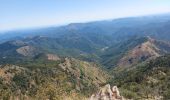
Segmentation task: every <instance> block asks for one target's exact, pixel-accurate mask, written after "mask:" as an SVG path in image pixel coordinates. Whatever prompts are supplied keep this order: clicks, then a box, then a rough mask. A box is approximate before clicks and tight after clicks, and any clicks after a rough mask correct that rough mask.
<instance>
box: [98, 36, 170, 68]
mask: <svg viewBox="0 0 170 100" xmlns="http://www.w3.org/2000/svg"><path fill="white" fill-rule="evenodd" d="M105 52H106V53H104V54H103V55H102V56H101V57H102V58H103V59H104V60H103V61H104V62H103V64H104V65H106V66H108V67H109V66H110V67H114V66H118V67H128V66H133V65H135V64H138V63H141V62H144V61H149V60H151V59H155V58H157V57H159V56H161V55H165V54H167V53H169V52H170V43H169V42H166V41H160V40H156V39H153V38H150V37H143V38H141V37H137V38H133V39H129V40H128V41H125V42H122V43H119V44H118V45H115V46H113V47H109V48H108V49H107V50H106V51H105Z"/></svg>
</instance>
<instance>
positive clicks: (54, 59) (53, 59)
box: [46, 54, 60, 61]
mask: <svg viewBox="0 0 170 100" xmlns="http://www.w3.org/2000/svg"><path fill="white" fill-rule="evenodd" d="M46 56H47V59H48V60H52V61H58V60H60V58H59V57H58V56H57V55H54V54H46Z"/></svg>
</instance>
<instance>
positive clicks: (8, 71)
mask: <svg viewBox="0 0 170 100" xmlns="http://www.w3.org/2000/svg"><path fill="white" fill-rule="evenodd" d="M169 53H170V14H162V15H153V16H143V17H130V18H121V19H114V20H107V21H96V22H89V23H72V24H68V25H66V26H60V27H49V28H42V29H34V30H31V29H30V30H22V31H9V32H4V33H1V34H0V89H1V91H0V98H1V99H7V100H13V99H20V100H23V99H24V100H25V99H28V100H30V99H33V100H34V99H40V100H41V99H51V100H55V99H56V100H58V99H59V100H63V99H67V100H68V99H71V100H72V99H73V100H80V99H88V98H89V97H90V96H91V95H92V94H93V93H95V92H96V91H97V90H100V86H103V85H105V84H108V83H109V84H111V85H116V86H118V88H120V92H121V95H122V96H123V97H125V98H127V99H135V100H136V99H154V98H163V99H165V100H167V99H170V95H169V93H170V92H169V84H170V83H169V82H170V81H169V76H168V75H169V70H170V69H169V60H170V58H169V55H168V54H169ZM157 85H158V86H157ZM151 90H152V91H155V92H153V93H152V92H151ZM159 90H160V91H159ZM59 91H60V92H59ZM65 97H67V98H65Z"/></svg>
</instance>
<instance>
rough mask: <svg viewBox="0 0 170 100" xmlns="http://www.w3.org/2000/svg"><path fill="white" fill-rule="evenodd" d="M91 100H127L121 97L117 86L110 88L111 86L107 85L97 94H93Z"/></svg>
mask: <svg viewBox="0 0 170 100" xmlns="http://www.w3.org/2000/svg"><path fill="white" fill-rule="evenodd" d="M90 100H125V99H124V98H123V97H122V96H120V93H119V90H118V88H117V86H113V87H112V88H111V87H110V85H109V84H107V85H105V86H104V87H103V88H101V89H100V90H99V92H97V93H96V94H93V95H92V96H91V98H90Z"/></svg>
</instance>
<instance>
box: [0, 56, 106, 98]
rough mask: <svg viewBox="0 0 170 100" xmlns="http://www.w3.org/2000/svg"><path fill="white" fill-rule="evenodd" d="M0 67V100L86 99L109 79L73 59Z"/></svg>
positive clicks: (103, 73) (102, 72)
mask: <svg viewBox="0 0 170 100" xmlns="http://www.w3.org/2000/svg"><path fill="white" fill-rule="evenodd" d="M17 65H18V66H16V65H8V64H6V65H1V66H0V99H7V100H14V99H20V100H21V99H24V100H30V99H39V100H42V99H53V100H58V99H59V100H63V99H67V100H68V99H71V100H73V99H74V100H80V99H87V98H88V97H89V96H90V95H91V94H92V93H93V92H94V91H96V89H98V87H99V86H100V85H102V84H105V83H106V82H107V80H108V79H109V75H108V74H106V73H105V72H104V71H102V70H101V69H100V68H99V67H97V65H96V64H93V63H88V62H84V61H80V60H76V59H73V58H61V59H60V60H58V61H47V60H40V59H39V60H37V61H36V60H34V61H32V62H31V61H30V62H29V61H27V62H24V63H20V64H17Z"/></svg>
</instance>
